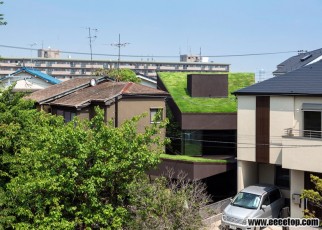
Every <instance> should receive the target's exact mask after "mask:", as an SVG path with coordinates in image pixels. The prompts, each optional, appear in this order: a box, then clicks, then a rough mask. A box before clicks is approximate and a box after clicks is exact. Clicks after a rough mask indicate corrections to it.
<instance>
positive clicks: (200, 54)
mask: <svg viewBox="0 0 322 230" xmlns="http://www.w3.org/2000/svg"><path fill="white" fill-rule="evenodd" d="M201 61H202V59H201V46H200V50H199V62H201Z"/></svg>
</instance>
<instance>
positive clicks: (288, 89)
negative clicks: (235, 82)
mask: <svg viewBox="0 0 322 230" xmlns="http://www.w3.org/2000/svg"><path fill="white" fill-rule="evenodd" d="M234 94H236V95H312V96H314V95H316V96H317V95H319V96H322V60H321V61H318V62H316V63H313V64H311V65H308V66H305V67H302V68H300V69H297V70H294V71H292V72H289V73H286V74H284V75H281V76H278V77H273V78H270V79H268V80H266V81H263V82H259V83H257V84H254V85H252V86H249V87H246V88H243V89H240V90H238V91H235V92H234Z"/></svg>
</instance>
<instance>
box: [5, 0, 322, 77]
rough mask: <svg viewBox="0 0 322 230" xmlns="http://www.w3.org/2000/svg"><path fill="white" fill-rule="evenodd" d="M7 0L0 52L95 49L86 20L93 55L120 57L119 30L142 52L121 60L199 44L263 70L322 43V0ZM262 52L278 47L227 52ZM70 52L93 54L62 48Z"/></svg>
mask: <svg viewBox="0 0 322 230" xmlns="http://www.w3.org/2000/svg"><path fill="white" fill-rule="evenodd" d="M3 1H4V4H3V5H0V13H2V14H4V17H5V20H6V21H7V23H8V24H7V25H6V26H1V27H0V55H1V56H2V57H31V56H34V57H36V51H30V50H27V49H14V48H7V47H3V46H12V47H24V48H33V49H40V48H48V47H50V48H51V49H58V50H61V51H67V52H81V53H90V46H89V38H88V37H89V33H88V32H89V30H88V28H91V36H92V37H93V41H92V53H93V59H106V60H110V59H112V60H114V59H117V56H108V55H109V54H112V55H117V54H118V48H117V47H115V46H112V45H111V44H115V43H117V42H118V36H119V34H120V36H121V43H130V44H127V45H126V46H124V47H122V48H121V55H135V56H144V57H136V58H129V57H124V56H121V59H123V60H148V59H149V60H155V61H179V54H195V55H199V53H200V50H201V54H202V56H206V57H207V56H212V57H210V61H213V62H215V63H227V64H231V66H230V68H231V71H232V72H255V73H258V72H259V71H260V70H262V75H263V76H264V75H271V72H272V71H274V70H275V69H276V65H277V64H279V63H281V62H282V61H284V60H286V59H287V58H289V57H291V56H294V55H296V54H297V51H298V50H308V51H311V50H315V49H319V48H322V45H321V42H322V29H321V27H322V14H321V10H322V1H321V0H307V1H303V0H270V1H267V0H266V1H264V0H243V1H241V0H220V1H219V0H198V1H196V0H194V1H192V0H153V1H151V0H136V1H134V0H117V1H116V0H115V1H109V0H91V1H85V0H55V1H53V0H3ZM94 29H97V32H96V31H95V30H94ZM94 36H96V38H94ZM34 43H37V45H32V44H34ZM260 53H278V54H266V55H254V56H252V55H249V56H229V55H243V54H260ZM95 54H106V56H105V55H104V56H98V55H95ZM69 55H70V56H71V57H72V58H84V59H90V55H89V54H88V55H82V56H80V55H77V54H67V53H61V57H62V58H67V57H68V56H69ZM226 55H228V56H226ZM160 56H167V57H160ZM219 56H225V57H219Z"/></svg>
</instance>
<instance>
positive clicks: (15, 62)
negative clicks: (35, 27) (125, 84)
mask: <svg viewBox="0 0 322 230" xmlns="http://www.w3.org/2000/svg"><path fill="white" fill-rule="evenodd" d="M57 52H58V51H56V50H55V52H54V51H52V52H49V51H44V50H39V52H38V54H39V55H38V56H39V57H37V58H30V57H29V58H23V57H16V58H8V57H2V58H1V59H0V77H2V76H6V75H9V74H11V73H13V72H15V71H16V70H18V69H19V68H21V67H24V66H25V67H29V68H36V69H38V70H40V71H41V72H43V73H46V74H49V75H51V76H53V77H55V78H58V79H60V80H67V79H71V78H77V77H86V76H91V75H92V73H93V72H94V71H95V70H98V69H101V68H106V69H111V68H117V67H118V65H119V66H120V68H128V69H132V70H133V71H134V72H136V73H137V74H140V75H144V76H146V77H151V78H156V75H157V74H156V72H200V71H202V72H229V64H220V63H213V62H159V61H125V60H121V61H120V62H118V61H117V60H93V61H91V60H86V59H71V58H67V59H62V58H57V55H58V54H57ZM58 57H59V55H58Z"/></svg>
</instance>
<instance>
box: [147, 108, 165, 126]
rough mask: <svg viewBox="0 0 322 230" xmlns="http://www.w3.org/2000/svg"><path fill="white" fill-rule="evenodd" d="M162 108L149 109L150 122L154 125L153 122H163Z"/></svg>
mask: <svg viewBox="0 0 322 230" xmlns="http://www.w3.org/2000/svg"><path fill="white" fill-rule="evenodd" d="M162 111H163V110H162V108H151V109H150V122H151V123H154V122H157V123H159V122H161V121H162V120H163V118H162V115H163V114H162V113H163V112H162Z"/></svg>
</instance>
